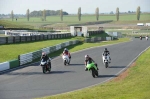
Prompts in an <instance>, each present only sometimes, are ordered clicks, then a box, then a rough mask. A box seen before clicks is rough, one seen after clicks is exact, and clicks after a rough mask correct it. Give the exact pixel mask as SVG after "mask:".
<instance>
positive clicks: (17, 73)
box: [3, 71, 74, 75]
mask: <svg viewBox="0 0 150 99" xmlns="http://www.w3.org/2000/svg"><path fill="white" fill-rule="evenodd" d="M71 72H74V71H51V72H50V73H45V74H62V73H71ZM3 75H43V72H10V73H7V74H3Z"/></svg>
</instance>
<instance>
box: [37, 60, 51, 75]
mask: <svg viewBox="0 0 150 99" xmlns="http://www.w3.org/2000/svg"><path fill="white" fill-rule="evenodd" d="M40 66H42V71H43V73H44V74H45V73H46V72H50V71H51V59H49V61H48V60H44V59H42V60H41V63H40Z"/></svg>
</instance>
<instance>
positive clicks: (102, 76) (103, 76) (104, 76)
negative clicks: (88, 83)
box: [97, 75, 117, 78]
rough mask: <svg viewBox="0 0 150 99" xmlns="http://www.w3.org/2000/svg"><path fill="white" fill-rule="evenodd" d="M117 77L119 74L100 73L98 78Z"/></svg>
mask: <svg viewBox="0 0 150 99" xmlns="http://www.w3.org/2000/svg"><path fill="white" fill-rule="evenodd" d="M106 77H117V75H99V76H98V77H97V78H106Z"/></svg>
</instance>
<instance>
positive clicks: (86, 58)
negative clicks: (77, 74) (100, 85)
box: [85, 55, 99, 71]
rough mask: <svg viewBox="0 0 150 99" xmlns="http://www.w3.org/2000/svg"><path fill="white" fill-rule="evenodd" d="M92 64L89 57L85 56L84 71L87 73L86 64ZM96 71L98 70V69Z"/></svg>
mask: <svg viewBox="0 0 150 99" xmlns="http://www.w3.org/2000/svg"><path fill="white" fill-rule="evenodd" d="M92 62H94V63H95V61H94V60H93V59H92V58H91V57H89V55H85V71H87V68H86V66H87V64H91V63H92ZM95 66H96V67H97V64H95ZM97 70H99V69H98V67H97Z"/></svg>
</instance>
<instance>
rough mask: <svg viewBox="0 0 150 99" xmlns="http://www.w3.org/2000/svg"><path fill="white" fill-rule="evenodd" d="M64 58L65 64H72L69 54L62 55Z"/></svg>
mask: <svg viewBox="0 0 150 99" xmlns="http://www.w3.org/2000/svg"><path fill="white" fill-rule="evenodd" d="M62 58H63V63H64V65H67V64H68V65H69V64H70V59H69V56H68V55H65V54H64V55H63V56H62Z"/></svg>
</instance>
